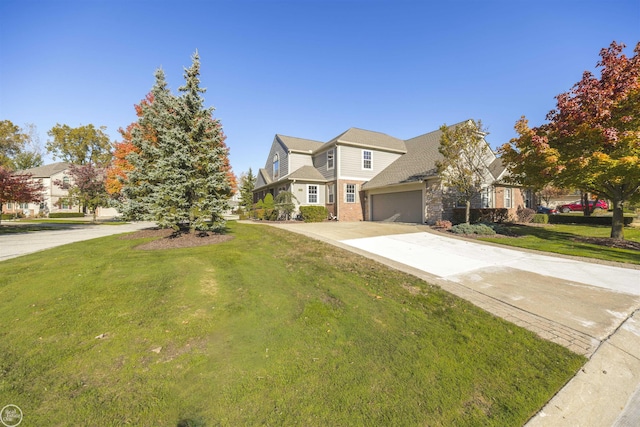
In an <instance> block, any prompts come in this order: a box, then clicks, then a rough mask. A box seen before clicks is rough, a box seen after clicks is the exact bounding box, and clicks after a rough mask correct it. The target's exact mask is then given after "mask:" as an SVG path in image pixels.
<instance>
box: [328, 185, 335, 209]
mask: <svg viewBox="0 0 640 427" xmlns="http://www.w3.org/2000/svg"><path fill="white" fill-rule="evenodd" d="M334 190H335V187H334V186H333V184H329V185H327V203H329V204H331V203H335V195H334V194H335V191H334Z"/></svg>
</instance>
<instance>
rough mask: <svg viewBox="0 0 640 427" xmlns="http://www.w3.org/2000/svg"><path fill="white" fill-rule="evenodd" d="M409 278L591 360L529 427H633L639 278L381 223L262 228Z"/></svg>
mask: <svg viewBox="0 0 640 427" xmlns="http://www.w3.org/2000/svg"><path fill="white" fill-rule="evenodd" d="M269 225H274V226H276V227H279V228H284V229H286V230H289V231H293V232H296V233H301V234H304V235H307V236H310V237H313V238H316V239H319V240H323V241H325V242H328V243H331V244H333V245H335V246H339V247H341V248H344V249H347V250H350V251H353V252H357V253H359V254H361V255H364V256H367V257H369V258H373V259H375V260H377V261H379V262H381V263H384V264H386V265H389V266H391V267H393V268H396V269H398V270H402V271H405V272H408V273H411V274H413V275H415V276H418V277H420V278H423V279H424V280H426V281H429V282H431V283H436V284H438V285H440V286H441V287H442V288H443V289H445V290H447V291H448V292H451V293H453V294H455V295H457V296H460V297H461V298H464V299H466V300H468V301H470V302H472V303H473V304H475V305H477V306H479V307H481V308H483V309H484V310H486V311H488V312H490V313H492V314H494V315H496V316H499V317H501V318H504V319H506V320H508V321H510V322H512V323H515V324H517V325H519V326H522V327H524V328H527V329H529V330H531V331H533V332H535V333H537V334H538V335H539V336H541V337H542V338H544V339H548V340H550V341H553V342H556V343H558V344H561V345H563V346H565V347H567V348H569V349H571V350H572V351H574V352H576V353H580V354H583V355H585V356H587V357H588V358H589V361H588V362H587V363H586V365H585V366H584V367H583V369H582V370H581V371H580V372H578V374H577V375H576V376H575V377H574V378H573V379H572V380H571V381H570V382H569V383H568V384H567V385H566V386H565V387H564V388H563V389H562V390H561V391H560V392H559V393H558V394H557V395H556V396H554V398H553V399H552V400H551V401H550V402H549V403H548V404H547V405H546V406H545V407H544V408H543V409H542V410H541V411H540V412H539V413H538V414H537V415H536V416H535V417H534V418H532V419H531V420H530V421H529V422H528V424H527V426H583V427H584V426H594V427H600V426H618V427H622V426H638V425H640V314H638V313H640V311H639V310H640V269H638V268H636V267H633V266H632V267H629V268H627V266H622V265H610V264H607V263H597V262H591V261H589V260H576V259H575V258H570V257H563V256H560V255H545V254H541V253H538V252H532V251H522V250H515V249H508V248H505V247H501V246H498V245H491V244H484V243H477V242H475V241H470V240H467V239H461V238H452V237H448V236H446V235H443V234H441V233H436V232H432V231H430V229H429V228H428V227H425V226H420V225H408V224H389V223H370V222H367V223H334V222H331V223H326V222H325V223H311V224H304V223H292V224H269Z"/></svg>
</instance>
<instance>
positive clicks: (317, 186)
mask: <svg viewBox="0 0 640 427" xmlns="http://www.w3.org/2000/svg"><path fill="white" fill-rule="evenodd" d="M311 187H315V188H316V192H315V196H316V201H315V202H312V201H311V200H309V196H311V192H310V191H309V189H310V188H311ZM307 203H308V204H310V205H317V204H318V203H320V186H319V185H318V184H307Z"/></svg>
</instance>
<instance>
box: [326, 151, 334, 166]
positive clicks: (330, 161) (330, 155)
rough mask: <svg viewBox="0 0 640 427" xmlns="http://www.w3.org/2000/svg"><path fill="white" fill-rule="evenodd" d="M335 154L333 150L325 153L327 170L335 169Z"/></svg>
mask: <svg viewBox="0 0 640 427" xmlns="http://www.w3.org/2000/svg"><path fill="white" fill-rule="evenodd" d="M334 153H335V152H334V151H333V148H332V149H331V150H329V151H327V169H333V168H334V167H335V154H334Z"/></svg>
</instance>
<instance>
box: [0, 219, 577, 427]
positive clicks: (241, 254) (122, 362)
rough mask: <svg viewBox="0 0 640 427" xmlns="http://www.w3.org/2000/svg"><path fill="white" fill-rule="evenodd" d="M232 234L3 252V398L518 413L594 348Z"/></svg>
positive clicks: (170, 406)
mask: <svg viewBox="0 0 640 427" xmlns="http://www.w3.org/2000/svg"><path fill="white" fill-rule="evenodd" d="M229 233H230V234H231V235H233V236H234V238H233V239H232V240H230V241H227V242H224V243H220V244H215V245H210V246H201V247H195V248H185V249H171V250H155V251H144V250H138V249H135V247H136V246H138V245H140V244H141V243H144V242H148V241H149V239H138V240H126V239H121V238H119V237H118V236H110V237H104V238H100V239H94V240H90V241H86V242H81V243H76V244H72V245H65V246H62V247H59V248H55V249H51V250H48V251H43V252H39V253H36V254H32V255H28V256H24V257H20V258H16V259H12V260H8V261H5V262H2V263H0V324H2V325H3V327H2V328H1V329H0V354H1V355H2V357H0V404H2V405H6V404H9V403H10V404H14V405H17V406H19V407H20V408H21V410H22V412H23V413H24V422H25V425H104V426H107V425H123V424H130V425H141V426H142V425H148V426H156V425H166V426H169V425H174V426H175V425H201V426H204V425H207V426H209V425H229V426H236V425H305V426H327V425H344V426H346V425H348V426H372V425H432V426H449V425H456V426H465V425H466V426H476V425H483V426H505V425H509V426H517V425H522V424H524V423H525V422H526V421H527V420H528V419H529V418H530V417H531V416H533V415H534V414H535V413H536V412H537V411H538V410H539V409H540V408H541V407H542V406H543V405H544V404H545V403H546V402H547V401H548V400H549V399H550V398H551V397H552V396H553V395H554V394H555V393H556V392H557V391H558V390H559V389H560V388H561V387H562V386H563V385H564V384H565V383H566V382H567V381H568V380H569V379H570V378H571V377H572V376H573V375H574V374H575V373H576V372H577V370H578V369H580V367H581V366H582V365H583V363H584V362H585V358H584V357H582V356H580V355H577V354H574V353H572V352H570V351H569V350H567V349H566V348H563V347H561V346H559V345H556V344H553V343H551V342H548V341H544V340H542V339H540V338H538V337H537V336H536V335H535V334H533V333H531V332H529V331H527V330H524V329H522V328H519V327H517V326H515V325H513V324H510V323H508V322H506V321H503V320H501V319H498V318H496V317H494V316H492V315H490V314H488V313H486V312H484V311H482V310H480V309H479V308H477V307H475V306H473V305H471V304H470V303H467V302H465V301H463V300H461V299H459V298H457V297H455V296H453V295H451V294H448V293H446V292H444V291H442V290H441V289H440V288H438V287H436V286H433V285H430V284H428V283H426V282H424V281H422V280H420V279H417V278H415V277H413V276H410V275H407V274H404V273H401V272H398V271H395V270H392V269H389V268H387V267H385V266H383V265H381V264H378V263H376V262H374V261H372V260H369V259H366V258H363V257H361V256H358V255H356V254H353V253H350V252H347V251H344V250H341V249H338V248H335V247H333V246H330V245H328V244H325V243H323V242H319V241H315V240H312V239H309V238H306V237H303V236H300V235H298V234H294V233H289V232H286V231H283V230H279V229H275V228H271V227H264V226H256V225H249V224H236V223H230V224H229ZM180 423H182V424H180ZM188 423H191V424H188Z"/></svg>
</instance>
